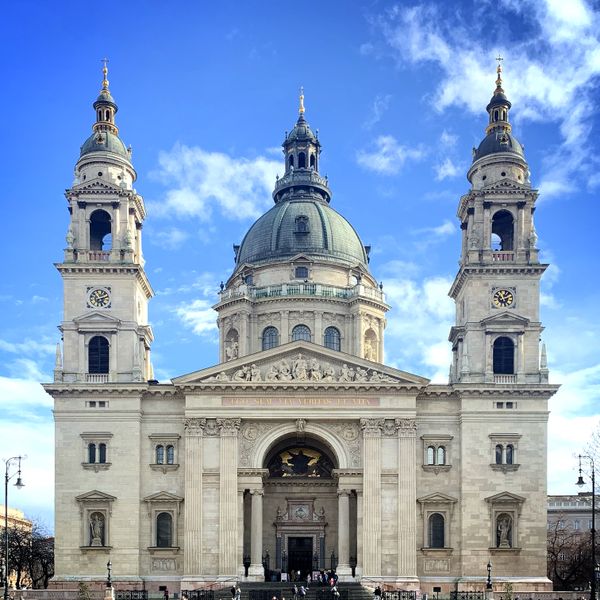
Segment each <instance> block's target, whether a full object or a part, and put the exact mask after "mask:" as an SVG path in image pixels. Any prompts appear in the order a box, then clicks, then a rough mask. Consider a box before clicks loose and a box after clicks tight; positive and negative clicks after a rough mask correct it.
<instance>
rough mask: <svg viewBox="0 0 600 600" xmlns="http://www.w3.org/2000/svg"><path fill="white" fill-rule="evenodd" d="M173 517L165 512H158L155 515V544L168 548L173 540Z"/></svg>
mask: <svg viewBox="0 0 600 600" xmlns="http://www.w3.org/2000/svg"><path fill="white" fill-rule="evenodd" d="M172 530H173V517H172V516H171V515H170V514H169V513H166V512H161V513H158V515H157V517H156V546H157V547H158V548H170V547H171V546H172V545H173V544H172V540H173V535H172V533H173V532H172Z"/></svg>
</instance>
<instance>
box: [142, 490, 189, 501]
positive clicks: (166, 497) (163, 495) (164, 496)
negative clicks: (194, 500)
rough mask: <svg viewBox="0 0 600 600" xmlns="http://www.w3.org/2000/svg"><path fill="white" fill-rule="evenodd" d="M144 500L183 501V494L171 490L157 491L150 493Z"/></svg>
mask: <svg viewBox="0 0 600 600" xmlns="http://www.w3.org/2000/svg"><path fill="white" fill-rule="evenodd" d="M144 502H183V498H182V497H181V496H177V495H175V494H171V493H170V492H164V491H162V492H156V494H150V496H146V497H145V498H144Z"/></svg>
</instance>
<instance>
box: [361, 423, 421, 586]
mask: <svg viewBox="0 0 600 600" xmlns="http://www.w3.org/2000/svg"><path fill="white" fill-rule="evenodd" d="M383 422H384V419H361V420H360V426H361V428H362V431H363V576H364V577H378V576H380V575H381V428H382V427H383ZM411 470H412V471H413V472H414V470H415V466H414V464H413V465H412V467H411ZM412 552H413V553H414V548H413V550H412Z"/></svg>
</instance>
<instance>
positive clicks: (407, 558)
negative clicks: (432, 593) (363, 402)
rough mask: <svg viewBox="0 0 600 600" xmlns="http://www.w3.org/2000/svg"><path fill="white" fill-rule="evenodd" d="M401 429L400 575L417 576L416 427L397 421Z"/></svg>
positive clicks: (399, 437) (399, 475) (413, 424)
mask: <svg viewBox="0 0 600 600" xmlns="http://www.w3.org/2000/svg"><path fill="white" fill-rule="evenodd" d="M395 424H396V428H397V430H398V576H399V577H416V576H417V555H416V552H415V548H416V547H417V476H416V469H415V465H416V457H417V454H416V452H417V448H416V445H417V444H416V440H417V425H416V423H415V421H414V420H413V419H396V423H395Z"/></svg>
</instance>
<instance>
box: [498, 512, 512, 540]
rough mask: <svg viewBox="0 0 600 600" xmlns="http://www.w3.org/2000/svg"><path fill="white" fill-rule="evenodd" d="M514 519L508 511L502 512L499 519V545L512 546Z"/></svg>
mask: <svg viewBox="0 0 600 600" xmlns="http://www.w3.org/2000/svg"><path fill="white" fill-rule="evenodd" d="M511 533H512V519H511V517H510V515H507V514H506V513H504V514H501V515H500V516H499V517H498V521H497V538H498V540H497V547H498V548H511V547H512V544H511Z"/></svg>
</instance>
